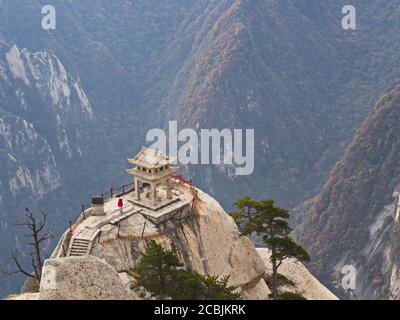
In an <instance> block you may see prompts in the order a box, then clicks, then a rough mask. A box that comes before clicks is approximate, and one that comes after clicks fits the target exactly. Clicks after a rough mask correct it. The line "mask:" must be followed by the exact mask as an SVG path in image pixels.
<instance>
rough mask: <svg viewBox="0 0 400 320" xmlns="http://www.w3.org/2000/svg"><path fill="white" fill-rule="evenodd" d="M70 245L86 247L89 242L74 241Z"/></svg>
mask: <svg viewBox="0 0 400 320" xmlns="http://www.w3.org/2000/svg"><path fill="white" fill-rule="evenodd" d="M72 245H73V246H78V247H87V246H88V245H89V242H88V243H83V242H76V241H74V243H73V244H72Z"/></svg>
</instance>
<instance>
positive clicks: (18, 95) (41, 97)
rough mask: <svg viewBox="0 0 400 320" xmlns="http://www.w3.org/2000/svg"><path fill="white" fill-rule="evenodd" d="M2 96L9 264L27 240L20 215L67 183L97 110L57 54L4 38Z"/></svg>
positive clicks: (2, 228)
mask: <svg viewBox="0 0 400 320" xmlns="http://www.w3.org/2000/svg"><path fill="white" fill-rule="evenodd" d="M0 100H1V102H0V163H1V171H0V220H1V224H0V234H1V235H0V241H1V242H2V246H1V248H0V255H1V256H2V259H1V260H2V268H5V267H4V265H3V262H4V261H5V260H6V257H7V252H8V250H10V249H11V248H12V247H15V246H17V247H19V246H20V244H21V242H20V234H21V233H22V230H18V229H15V228H14V227H13V224H14V223H15V222H16V220H17V219H18V213H21V212H23V210H24V209H25V207H30V208H34V207H36V205H37V204H38V203H39V202H40V201H41V200H43V199H44V198H46V200H48V199H49V198H47V197H48V196H49V195H50V194H52V193H54V192H56V191H57V190H58V189H59V188H60V187H61V186H62V185H63V184H64V183H65V176H66V172H68V170H70V169H69V168H70V167H71V163H72V162H74V161H76V160H78V159H79V158H81V156H82V154H83V151H82V150H85V149H86V147H85V145H86V141H85V139H84V138H82V135H83V134H82V132H85V129H86V128H87V127H88V125H89V123H90V122H91V121H92V119H93V111H92V109H91V105H90V103H89V101H88V99H87V97H86V95H85V92H84V91H83V89H82V87H81V85H80V83H79V81H78V80H76V79H75V78H74V77H72V76H71V75H70V74H69V73H68V72H67V71H66V69H65V68H64V66H63V64H62V63H61V61H60V60H59V59H58V58H57V57H56V56H55V55H52V54H50V53H48V52H44V51H39V52H35V53H33V52H30V51H29V50H27V49H20V48H19V47H18V46H17V45H15V44H13V43H8V42H6V41H5V40H4V39H2V38H0ZM65 159H68V162H67V161H64V160H65ZM50 202H51V201H50ZM61 202H62V201H61ZM50 206H51V207H52V211H53V212H55V211H57V209H59V208H60V207H57V203H56V202H51V204H50ZM56 231H57V230H56ZM15 242H17V243H16V244H15ZM2 281H5V280H4V279H3V280H2ZM3 283H4V282H3ZM5 286H6V285H4V284H3V285H2V286H1V287H2V288H4V287H5Z"/></svg>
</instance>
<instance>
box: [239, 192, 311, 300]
mask: <svg viewBox="0 0 400 320" xmlns="http://www.w3.org/2000/svg"><path fill="white" fill-rule="evenodd" d="M235 205H236V207H237V209H238V210H237V211H235V212H232V213H231V216H232V217H233V218H234V220H235V221H236V223H237V224H238V226H239V229H240V230H241V233H242V235H251V234H253V233H255V234H257V235H258V236H260V237H262V240H263V242H264V244H265V245H266V246H267V248H269V249H270V250H271V263H272V279H271V283H270V289H271V291H272V298H273V299H274V300H277V299H279V292H278V287H279V274H278V269H279V267H280V266H281V265H282V262H283V261H284V260H285V259H287V258H295V259H297V260H299V261H309V260H310V256H309V255H308V253H307V252H306V251H305V250H304V249H303V248H302V247H301V246H299V245H298V244H296V243H295V242H294V241H293V239H292V238H290V237H289V235H290V233H291V232H292V229H291V228H290V227H289V224H288V222H287V220H288V219H289V213H288V211H287V210H285V209H282V208H279V207H276V206H275V204H274V201H272V200H261V201H256V200H253V199H252V198H251V197H248V196H247V197H244V198H242V199H239V200H237V201H236V202H235ZM280 278H282V277H280Z"/></svg>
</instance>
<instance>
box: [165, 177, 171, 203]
mask: <svg viewBox="0 0 400 320" xmlns="http://www.w3.org/2000/svg"><path fill="white" fill-rule="evenodd" d="M165 183H166V185H167V199H172V192H171V179H170V178H168V179H167V180H166V182H165Z"/></svg>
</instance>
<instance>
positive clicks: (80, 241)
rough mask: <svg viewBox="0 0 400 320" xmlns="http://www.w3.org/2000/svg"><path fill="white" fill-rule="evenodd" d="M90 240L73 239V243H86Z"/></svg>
mask: <svg viewBox="0 0 400 320" xmlns="http://www.w3.org/2000/svg"><path fill="white" fill-rule="evenodd" d="M89 242H90V240H82V239H74V243H82V244H88V243H89Z"/></svg>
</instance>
